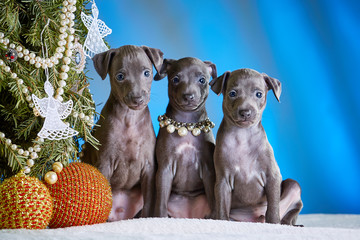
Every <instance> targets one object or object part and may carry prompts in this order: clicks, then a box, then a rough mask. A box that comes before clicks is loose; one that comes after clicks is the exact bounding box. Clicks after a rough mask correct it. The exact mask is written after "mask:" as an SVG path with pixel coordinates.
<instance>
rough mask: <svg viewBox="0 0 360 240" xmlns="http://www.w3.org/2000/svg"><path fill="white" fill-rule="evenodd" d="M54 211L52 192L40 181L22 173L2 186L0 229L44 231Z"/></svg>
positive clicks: (0, 191) (0, 186)
mask: <svg viewBox="0 0 360 240" xmlns="http://www.w3.org/2000/svg"><path fill="white" fill-rule="evenodd" d="M52 212H53V202H52V198H51V196H50V192H49V190H48V188H47V187H46V186H45V185H44V184H43V183H42V182H41V181H40V180H39V179H37V178H35V177H28V176H25V175H24V174H22V173H19V174H17V175H15V176H13V177H10V178H8V179H5V180H4V182H3V183H2V184H1V185H0V229H9V228H11V229H15V228H26V229H44V228H46V227H47V225H48V224H49V222H50V219H51V215H52Z"/></svg>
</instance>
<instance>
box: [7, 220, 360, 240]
mask: <svg viewBox="0 0 360 240" xmlns="http://www.w3.org/2000/svg"><path fill="white" fill-rule="evenodd" d="M298 223H299V224H303V225H305V227H303V228H300V227H290V226H282V225H274V224H262V223H239V222H229V221H218V220H216V221H215V220H199V219H166V218H148V219H133V220H126V221H119V222H112V223H103V224H96V225H88V226H80V227H70V228H63V229H45V230H24V229H16V230H9V229H6V230H0V239H4V240H5V239H6V240H8V239H19V240H20V239H21V240H23V239H34V240H35V239H36V240H40V239H59V240H60V239H61V240H67V239H69V240H75V239H76V240H79V239H94V240H95V239H96V240H98V239H131V240H134V239H164V240H165V239H166V240H168V239H175V240H177V239H179V240H187V239H196V240H201V239H204V240H213V239H226V240H231V239H234V240H235V239H236V240H239V239H247V240H248V239H266V240H268V239H272V240H273V239H291V240H296V239H317V240H319V239H324V240H325V239H326V240H329V239H340V240H351V239H356V240H359V239H360V215H321V214H310V215H300V216H299V219H298Z"/></svg>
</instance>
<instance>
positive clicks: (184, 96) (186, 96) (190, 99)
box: [183, 94, 194, 101]
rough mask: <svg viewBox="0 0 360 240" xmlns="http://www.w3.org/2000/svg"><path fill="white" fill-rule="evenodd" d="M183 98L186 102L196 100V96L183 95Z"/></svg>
mask: <svg viewBox="0 0 360 240" xmlns="http://www.w3.org/2000/svg"><path fill="white" fill-rule="evenodd" d="M183 98H184V100H186V101H192V100H194V94H183Z"/></svg>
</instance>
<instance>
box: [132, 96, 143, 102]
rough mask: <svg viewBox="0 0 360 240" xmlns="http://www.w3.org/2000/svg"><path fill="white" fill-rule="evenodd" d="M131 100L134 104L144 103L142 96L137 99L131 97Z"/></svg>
mask: <svg viewBox="0 0 360 240" xmlns="http://www.w3.org/2000/svg"><path fill="white" fill-rule="evenodd" d="M131 100H132V102H133V103H135V104H142V103H143V102H144V98H143V96H139V97H135V96H134V97H131Z"/></svg>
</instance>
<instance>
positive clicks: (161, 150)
mask: <svg viewBox="0 0 360 240" xmlns="http://www.w3.org/2000/svg"><path fill="white" fill-rule="evenodd" d="M166 75H167V76H168V95H169V104H168V106H167V109H166V114H165V115H163V116H160V117H159V121H160V126H161V128H160V130H159V134H158V137H157V140H156V160H157V163H158V170H157V174H156V190H157V194H156V196H157V197H156V205H155V216H157V217H168V216H170V217H177V218H204V217H205V216H206V217H211V210H213V209H214V204H215V201H214V184H215V171H214V166H213V151H214V143H215V140H214V136H213V133H212V131H211V128H212V127H214V126H213V123H211V122H210V120H208V118H207V112H206V109H205V101H206V99H207V97H208V93H209V81H210V77H211V76H212V77H213V78H215V77H216V66H215V64H213V63H211V62H203V61H201V60H199V59H197V58H182V59H179V60H177V61H176V60H169V59H165V60H164V64H163V66H162V68H161V71H160V73H158V75H156V76H155V80H160V79H162V78H164V77H165V76H166Z"/></svg>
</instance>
